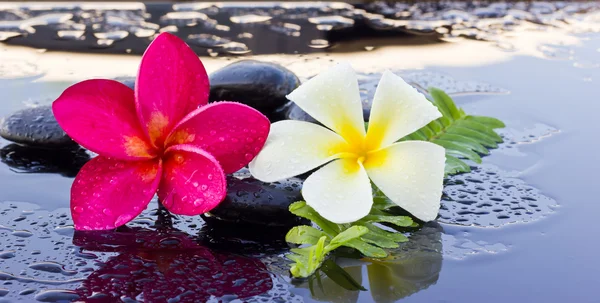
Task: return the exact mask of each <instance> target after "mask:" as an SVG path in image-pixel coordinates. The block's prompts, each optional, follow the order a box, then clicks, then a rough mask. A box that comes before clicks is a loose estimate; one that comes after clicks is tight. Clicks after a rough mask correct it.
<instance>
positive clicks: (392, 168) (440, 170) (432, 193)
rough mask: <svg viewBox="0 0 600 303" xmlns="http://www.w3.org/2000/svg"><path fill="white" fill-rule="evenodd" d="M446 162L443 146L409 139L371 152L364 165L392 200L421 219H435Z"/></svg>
mask: <svg viewBox="0 0 600 303" xmlns="http://www.w3.org/2000/svg"><path fill="white" fill-rule="evenodd" d="M445 161H446V156H445V150H444V148H443V147H441V146H438V145H435V144H433V143H429V142H422V141H405V142H400V143H395V144H393V145H391V146H389V147H387V148H385V149H382V150H379V151H377V152H375V153H373V154H371V155H369V156H368V157H367V161H365V163H364V165H365V169H366V170H367V173H368V174H369V177H370V178H371V180H372V181H373V183H375V185H377V187H378V188H379V189H380V190H381V191H382V192H383V193H384V194H385V195H386V196H387V197H388V198H389V199H390V200H392V201H393V202H394V203H396V204H397V205H398V206H400V207H402V208H403V209H404V210H406V211H408V212H410V213H411V214H412V215H413V216H415V217H417V218H419V219H420V220H423V221H431V220H434V219H435V218H436V217H437V214H438V211H439V208H440V200H441V196H442V189H443V186H444V184H443V182H444V165H445Z"/></svg>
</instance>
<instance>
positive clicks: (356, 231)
mask: <svg viewBox="0 0 600 303" xmlns="http://www.w3.org/2000/svg"><path fill="white" fill-rule="evenodd" d="M368 232H369V229H368V228H366V227H364V226H359V225H355V226H352V227H350V228H348V229H346V230H344V231H343V232H341V233H339V234H338V235H337V236H335V237H334V238H333V239H331V242H329V245H327V246H326V247H325V251H327V252H330V251H332V250H334V249H336V248H338V247H340V246H342V245H345V244H346V243H347V242H348V241H350V240H352V239H356V238H358V237H360V236H362V235H364V234H366V233H368Z"/></svg>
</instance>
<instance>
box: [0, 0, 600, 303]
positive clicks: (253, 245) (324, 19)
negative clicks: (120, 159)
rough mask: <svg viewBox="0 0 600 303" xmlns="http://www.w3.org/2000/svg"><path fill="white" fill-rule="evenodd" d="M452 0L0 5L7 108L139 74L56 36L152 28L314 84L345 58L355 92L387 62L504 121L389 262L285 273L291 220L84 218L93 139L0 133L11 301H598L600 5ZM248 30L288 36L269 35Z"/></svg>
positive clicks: (215, 58) (147, 33)
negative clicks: (76, 208)
mask: <svg viewBox="0 0 600 303" xmlns="http://www.w3.org/2000/svg"><path fill="white" fill-rule="evenodd" d="M11 5H12V4H11ZM127 5H130V4H127ZM452 5H454V6H452ZM461 5H463V4H444V5H433V4H431V5H421V6H419V5H417V6H410V5H408V6H402V5H400V4H399V5H398V6H393V7H392V6H389V5H384V4H381V3H379V4H373V5H371V6H368V7H366V6H365V7H349V6H348V5H347V4H329V6H328V7H327V8H323V7H322V6H321V5H316V4H302V5H301V4H296V6H295V7H274V6H273V5H272V4H262V5H261V6H256V7H253V8H250V7H247V6H243V5H239V4H237V6H236V5H234V4H227V5H225V4H222V5H220V6H219V5H216V6H215V5H213V4H207V5H204V4H178V5H175V6H172V5H167V6H159V5H158V6H156V7H150V6H148V7H145V6H144V5H142V4H131V6H132V7H129V8H123V9H122V10H109V11H101V10H99V9H98V8H93V7H92V8H87V9H86V8H85V7H83V8H78V9H73V8H72V7H62V8H61V7H58V8H57V7H56V6H52V5H51V4H47V5H46V6H47V7H46V8H37V9H33V8H15V7H7V8H3V9H2V11H1V13H0V20H3V21H1V22H2V23H0V31H1V32H2V35H4V36H3V37H6V36H7V35H8V34H7V33H9V32H11V31H12V32H13V34H12V35H13V38H11V39H7V40H6V43H7V44H9V45H0V58H2V60H0V90H2V92H3V94H2V106H0V114H1V115H2V116H6V115H8V114H11V113H12V112H14V111H16V110H20V109H23V108H26V107H29V106H34V105H40V104H49V103H50V102H51V101H52V100H53V99H54V98H56V97H57V96H58V94H60V92H61V91H62V90H63V89H64V88H65V87H67V86H68V85H70V84H71V83H74V82H77V81H80V80H83V79H86V78H90V77H104V78H114V77H118V76H134V75H135V73H136V68H137V64H138V63H139V56H134V55H121V56H114V55H113V56H108V55H100V54H73V53H63V52H58V51H50V50H52V48H60V49H68V50H79V51H82V50H84V51H90V52H111V53H126V52H127V51H126V50H127V49H131V51H130V52H131V53H132V54H135V53H140V52H141V51H143V49H144V48H145V44H144V43H147V42H148V41H149V40H150V38H149V37H151V36H152V35H153V34H154V33H156V32H157V31H160V30H161V29H162V30H172V31H174V30H175V29H177V33H178V34H181V35H182V36H184V37H187V39H188V42H189V43H191V44H194V43H196V44H195V45H197V47H198V48H197V51H198V52H199V54H200V55H201V58H202V60H203V62H204V63H205V65H206V67H207V70H208V71H209V72H213V71H215V70H217V69H218V68H220V67H223V66H225V65H227V64H229V63H231V62H232V61H236V60H241V59H244V58H248V57H249V56H250V55H252V54H254V55H256V54H263V55H259V56H252V57H251V58H253V59H256V60H264V61H269V62H276V63H279V64H281V65H283V66H285V67H286V68H288V69H290V70H291V71H293V72H294V73H296V74H297V75H298V76H299V77H300V78H301V79H303V80H304V79H306V78H308V77H311V76H313V75H315V74H316V73H318V72H319V71H321V70H322V69H324V68H325V67H326V66H329V65H331V64H334V63H335V62H337V61H341V60H349V61H350V62H351V63H352V64H353V66H354V67H355V68H356V69H357V70H358V71H359V73H360V75H359V78H360V81H361V94H362V97H363V100H368V99H370V96H372V94H373V92H374V89H375V87H376V83H377V80H378V77H379V75H380V74H381V72H382V71H383V70H384V69H391V70H393V71H395V72H397V73H399V74H400V75H402V76H403V77H404V78H406V79H407V81H409V82H410V83H411V84H413V85H415V86H416V87H418V88H419V89H426V88H427V87H428V86H437V87H440V88H442V89H445V90H446V91H448V92H449V93H451V95H452V96H453V97H454V98H455V101H456V102H457V104H459V105H460V106H462V107H463V108H464V109H465V111H466V112H468V113H472V114H481V115H489V116H494V117H498V118H500V119H502V120H503V121H505V122H506V124H507V128H506V129H504V130H501V134H502V136H503V138H504V140H505V143H503V144H501V145H500V146H499V148H498V149H495V150H492V152H491V155H490V156H487V157H485V158H484V160H483V164H482V165H474V164H473V166H474V171H473V172H472V173H469V174H463V175H459V176H454V177H451V178H449V179H448V180H447V181H446V189H445V197H444V198H443V201H442V205H443V208H442V210H441V211H440V217H439V219H438V222H437V223H431V224H428V225H426V226H424V227H423V228H422V229H420V230H418V231H414V232H410V233H409V234H408V235H409V236H410V238H411V241H410V242H407V243H405V244H404V245H403V246H401V247H400V248H399V249H397V250H396V251H394V252H393V253H392V256H393V257H392V258H390V259H389V260H386V261H371V260H364V261H358V260H353V259H348V258H343V256H338V257H337V261H338V262H337V263H338V265H339V266H340V267H342V268H344V269H345V270H346V273H347V275H349V276H350V277H351V280H348V277H347V276H346V278H340V276H339V273H336V272H335V271H331V272H329V273H327V272H323V273H321V274H320V276H319V278H317V277H313V278H312V279H309V280H306V281H291V280H290V279H289V276H288V274H287V271H286V270H287V265H286V261H285V259H284V258H283V254H284V253H285V252H286V251H287V249H288V248H287V245H286V244H285V243H284V242H283V235H284V234H285V232H286V229H285V228H284V229H282V230H279V229H277V228H268V229H266V230H265V229H264V228H263V229H260V228H258V227H249V226H246V225H243V226H242V225H235V224H231V223H227V222H215V221H214V220H207V222H208V223H204V221H203V220H202V218H200V217H194V218H188V217H183V218H177V217H170V216H168V215H167V214H164V213H162V212H161V211H160V210H157V208H158V204H157V202H156V201H153V202H151V203H150V207H149V209H148V210H147V211H145V212H144V213H143V215H142V216H140V217H139V218H137V219H136V220H135V221H134V222H133V223H132V224H129V225H128V226H127V227H124V228H121V229H119V230H117V231H113V232H104V233H79V232H77V233H75V232H74V231H73V228H72V227H71V226H70V224H71V221H70V218H69V217H70V214H69V210H68V206H69V204H68V201H69V189H70V185H71V182H72V180H73V179H72V177H73V176H74V175H75V174H76V172H77V170H78V168H79V167H80V166H81V165H82V164H83V163H85V161H87V160H88V158H89V157H90V155H89V154H88V153H87V152H85V151H68V152H64V151H63V152H61V153H57V152H56V151H54V152H49V151H47V150H32V149H30V148H25V147H22V146H18V145H12V144H11V143H9V142H7V141H4V140H2V141H0V144H1V150H0V156H1V158H2V164H0V236H1V237H2V240H3V241H2V246H1V247H0V302H18V301H23V302H31V301H41V302H69V301H73V300H78V299H88V300H90V301H93V300H96V302H106V301H107V300H108V302H115V301H116V302H119V301H122V302H135V301H142V300H147V301H154V302H195V301H212V302H217V301H233V302H236V300H237V302H240V301H242V302H246V301H250V302H268V301H272V302H302V301H304V302H314V301H319V302H329V301H332V302H394V301H398V300H402V301H403V302H404V301H406V302H596V301H597V296H596V293H597V290H596V289H597V282H598V280H599V279H598V277H597V272H598V271H599V270H600V263H599V262H598V260H597V251H598V248H599V247H600V246H599V245H598V244H597V242H596V238H597V232H596V231H597V230H598V228H597V227H596V226H595V223H594V222H595V221H596V220H595V219H596V217H597V213H598V212H599V211H600V206H599V204H598V203H596V202H595V200H596V199H597V197H598V196H600V189H599V187H598V186H597V178H596V171H598V169H600V166H599V165H598V163H597V162H596V161H595V158H596V157H595V150H596V149H597V143H596V140H595V138H596V137H597V132H598V127H597V125H596V124H597V123H596V120H597V115H598V112H599V111H598V109H600V108H599V105H598V103H597V102H596V101H595V100H597V99H598V97H597V96H598V91H599V86H598V81H600V65H599V64H600V52H599V51H600V33H599V30H600V17H599V15H598V13H597V12H595V11H594V10H593V8H592V7H593V6H594V5H597V3H591V4H587V3H585V4H577V5H579V6H577V5H575V4H573V5H571V4H569V3H566V4H558V3H557V4H549V3H541V2H540V3H532V4H527V5H525V4H510V5H506V4H503V3H495V4H492V5H485V6H481V7H475V6H466V7H465V6H461ZM63 6H64V5H63ZM157 7H163V8H162V11H161V10H159V11H158V12H159V13H154V12H155V11H152V10H157V9H158V8H157ZM361 10H364V11H361ZM150 11H152V12H153V14H151V16H148V14H149V12H150ZM289 11H295V12H297V15H294V14H289V13H288V12H289ZM509 12H510V13H509ZM66 15H68V16H66ZM374 15H380V16H382V17H378V16H374ZM361 16H362V17H361ZM365 16H367V17H365ZM507 16H511V17H507ZM67 17H68V18H67ZM293 18H296V19H293ZM361 18H362V19H361ZM365 18H366V19H365ZM369 18H370V19H369ZM23 20H26V21H23ZM107 20H111V21H107ZM211 20H217V21H216V22H213V21H211ZM350 20H352V21H353V22H351V21H350ZM403 20H404V21H403ZM406 20H409V21H410V20H417V21H418V22H412V21H411V22H408V21H406ZM125 21H127V22H125ZM15 24H16V25H15ZM81 24H83V27H82V26H81ZM93 24H98V25H96V26H94V25H93ZM457 24H458V25H457ZM294 25H297V26H294ZM225 27H229V29H228V30H225V29H226V28H225ZM165 28H166V29H165ZM442 28H444V29H447V30H448V31H447V32H446V31H444V30H442ZM31 29H35V33H31ZM81 31H83V33H80V32H81ZM344 31H347V32H344ZM14 33H17V34H14ZM59 33H60V34H59ZM257 33H261V34H263V33H264V35H265V36H261V39H262V37H271V38H272V39H271V40H269V39H267V40H266V41H277V43H275V42H274V43H272V44H266V43H262V44H261V43H258V41H259V40H258V39H255V38H254V37H256V35H257ZM298 33H299V34H298ZM324 33H327V34H326V35H325V34H324ZM335 33H338V34H337V35H338V36H336V34H335ZM350 33H352V35H350ZM356 33H362V34H361V35H358V34H356ZM78 35H79V36H78ZM188 35H196V36H192V37H188ZM268 35H272V36H268ZM57 36H58V37H60V36H62V38H61V39H57V38H56V37H57ZM92 36H93V37H94V38H91V37H92ZM215 36H216V38H215ZM350 36H352V37H353V39H349V38H348V37H350ZM34 37H35V39H33V38H34ZM44 37H45V40H44V39H42V38H44ZM81 37H85V39H81ZM275 37H276V38H275ZM336 37H339V38H336ZM390 37H391V38H390ZM482 37H484V38H482ZM128 39H131V40H128ZM336 39H337V40H336ZM109 40H112V41H113V42H112V43H110V42H109ZM192 40H193V41H195V42H191V41H192ZM479 40H483V41H479ZM90 41H92V42H90ZM101 41H102V42H101ZM36 43H37V44H36ZM90 43H91V44H90ZM236 43H244V45H245V47H246V48H245V47H244V46H242V45H240V44H236ZM10 44H13V45H10ZM92 44H93V45H94V46H93V47H91V46H90V45H92ZM14 45H29V46H34V47H37V48H44V49H48V51H40V50H38V49H35V48H29V47H28V48H25V47H19V46H14ZM224 45H226V46H225V47H224ZM209 49H210V50H211V51H209ZM232 50H233V52H232ZM247 50H250V52H248V51H247ZM295 51H297V52H298V53H300V54H294V52H295ZM236 52H237V54H236ZM281 52H283V53H290V54H287V55H279V54H274V53H281ZM211 54H212V55H211ZM365 106H367V104H365ZM209 219H210V218H209ZM213 219H214V218H213ZM340 281H346V282H340ZM348 281H355V282H358V284H360V285H362V287H364V288H365V289H366V291H357V290H348V288H351V287H352V285H353V284H352V283H350V282H348ZM348 283H350V284H348ZM354 289H357V288H354ZM193 298H195V301H194V300H193ZM103 300H104V301H103Z"/></svg>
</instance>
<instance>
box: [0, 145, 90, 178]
mask: <svg viewBox="0 0 600 303" xmlns="http://www.w3.org/2000/svg"><path fill="white" fill-rule="evenodd" d="M0 158H1V159H2V162H3V163H5V164H6V165H8V166H10V167H11V168H14V169H16V170H18V171H19V172H24V173H60V174H61V175H63V176H66V177H75V175H77V173H78V172H79V170H80V169H81V167H82V166H83V165H84V164H85V163H86V162H87V161H89V160H90V156H89V155H88V154H87V153H86V152H85V150H83V149H79V148H78V149H40V148H31V147H25V146H21V145H18V144H10V145H7V146H5V147H3V148H2V149H0Z"/></svg>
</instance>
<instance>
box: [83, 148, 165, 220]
mask: <svg viewBox="0 0 600 303" xmlns="http://www.w3.org/2000/svg"><path fill="white" fill-rule="evenodd" d="M161 172H162V167H161V162H160V160H150V161H135V162H133V161H119V160H114V159H110V158H106V157H103V156H98V157H96V158H94V159H92V160H91V161H90V162H88V163H86V164H85V165H84V166H83V168H82V169H81V171H79V174H77V177H76V178H75V182H74V183H73V186H72V187H71V214H72V216H73V222H75V229H77V230H106V229H113V228H115V227H118V226H121V225H124V224H125V223H127V222H129V221H131V220H132V219H133V218H135V217H136V216H138V215H139V214H140V213H141V212H142V211H143V210H144V209H145V208H146V206H147V205H148V202H150V200H151V199H152V197H153V196H154V194H155V193H156V189H157V187H158V183H159V182H160V176H161Z"/></svg>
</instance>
